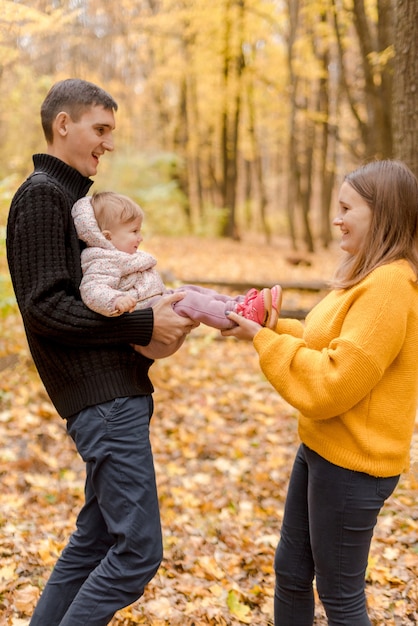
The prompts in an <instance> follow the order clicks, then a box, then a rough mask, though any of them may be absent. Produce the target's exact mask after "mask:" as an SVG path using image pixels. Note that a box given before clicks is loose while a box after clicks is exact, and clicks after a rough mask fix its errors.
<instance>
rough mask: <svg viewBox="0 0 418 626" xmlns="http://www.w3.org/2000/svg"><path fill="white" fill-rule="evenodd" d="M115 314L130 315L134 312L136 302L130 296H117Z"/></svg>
mask: <svg viewBox="0 0 418 626" xmlns="http://www.w3.org/2000/svg"><path fill="white" fill-rule="evenodd" d="M114 305H115V314H118V313H119V314H121V313H132V311H134V310H135V306H136V300H135V298H132V296H119V297H118V298H116V300H115V302H114Z"/></svg>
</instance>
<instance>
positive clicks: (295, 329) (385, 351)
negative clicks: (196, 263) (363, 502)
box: [254, 261, 418, 476]
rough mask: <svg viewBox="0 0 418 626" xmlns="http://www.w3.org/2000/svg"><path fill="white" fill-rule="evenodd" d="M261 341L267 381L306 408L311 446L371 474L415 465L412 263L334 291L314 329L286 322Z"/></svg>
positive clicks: (312, 322) (415, 293)
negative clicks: (412, 448)
mask: <svg viewBox="0 0 418 626" xmlns="http://www.w3.org/2000/svg"><path fill="white" fill-rule="evenodd" d="M254 346H255V348H256V350H257V351H258V353H259V358H260V366H261V368H262V370H263V372H264V374H265V376H266V377H267V379H268V380H269V381H270V383H271V384H272V385H273V387H274V388H275V389H276V390H277V391H278V392H279V393H280V395H281V396H282V397H283V398H284V399H285V400H286V401H287V402H288V403H289V404H291V405H292V406H294V407H295V408H296V409H298V410H299V411H300V413H301V415H300V417H299V436H300V438H301V440H302V442H303V443H305V444H306V445H307V446H308V447H309V448H311V449H312V450H315V452H317V453H318V454H320V455H321V456H322V457H324V458H325V459H327V460H328V461H330V462H331V463H334V464H335V465H339V466H340V467H344V468H347V469H352V470H356V471H360V472H365V473H367V474H370V475H372V476H394V475H397V474H400V473H401V472H403V471H405V470H406V469H408V467H409V448H410V443H411V438H412V432H413V428H414V422H415V415H416V408H417V388H418V287H417V285H415V284H414V273H413V271H412V269H411V267H410V265H409V263H407V262H406V261H396V262H393V263H390V264H388V265H384V266H382V267H379V268H377V269H376V270H374V271H373V272H372V273H371V274H370V275H369V276H367V277H366V278H365V279H364V280H363V281H362V282H361V283H359V284H358V285H355V286H354V287H351V288H350V289H339V290H335V291H332V292H330V293H329V294H328V295H327V296H326V297H325V298H324V299H323V300H322V301H321V302H320V303H319V304H318V305H317V306H316V307H314V309H313V310H312V311H311V312H310V313H309V315H308V316H307V318H306V323H305V326H303V325H302V324H301V323H300V322H298V321H296V320H288V319H281V320H279V322H278V324H277V327H276V329H275V331H273V330H268V329H266V328H263V329H261V330H260V331H259V332H258V333H257V334H256V336H255V337H254Z"/></svg>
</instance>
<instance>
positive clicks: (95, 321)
mask: <svg viewBox="0 0 418 626" xmlns="http://www.w3.org/2000/svg"><path fill="white" fill-rule="evenodd" d="M9 229H10V230H9V232H8V239H9V241H8V261H9V266H10V269H11V274H12V279H13V285H14V289H15V293H16V298H17V300H18V303H19V307H20V310H21V313H22V317H23V320H24V323H25V326H26V327H27V328H28V330H30V331H31V332H32V333H36V334H37V335H39V336H43V337H46V338H48V339H49V340H53V341H56V342H59V343H61V344H63V345H70V346H81V347H83V346H102V345H106V344H107V345H112V344H113V345H116V344H120V343H134V344H138V345H148V343H149V341H150V339H151V336H152V331H153V312H152V309H144V310H142V311H135V312H134V313H131V314H129V315H122V316H120V317H116V318H105V317H103V316H101V315H98V314H97V313H95V312H93V311H91V310H90V309H88V308H87V307H86V306H85V305H84V303H83V302H82V300H81V297H80V293H79V289H78V287H79V282H80V280H81V266H80V250H79V244H78V238H77V234H76V232H75V228H74V225H73V222H72V220H71V217H70V214H69V208H68V199H67V198H65V197H64V196H63V193H62V191H61V190H60V189H58V188H57V187H56V186H54V185H51V184H50V183H48V184H44V183H37V184H36V185H32V186H30V187H29V188H26V191H25V192H23V193H22V194H21V196H20V197H19V198H18V199H16V201H15V203H14V206H13V216H12V217H11V221H10V222H9ZM77 276H78V277H79V279H78V281H77V280H76V279H75V277H77Z"/></svg>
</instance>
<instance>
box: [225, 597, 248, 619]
mask: <svg viewBox="0 0 418 626" xmlns="http://www.w3.org/2000/svg"><path fill="white" fill-rule="evenodd" d="M227 604H228V609H229V610H230V612H231V613H232V615H235V617H237V618H238V619H239V621H240V622H242V623H243V624H251V610H250V607H249V606H247V605H246V604H244V602H242V601H241V600H240V598H239V596H238V594H237V592H236V591H234V590H233V589H231V591H230V592H229V593H228V600H227Z"/></svg>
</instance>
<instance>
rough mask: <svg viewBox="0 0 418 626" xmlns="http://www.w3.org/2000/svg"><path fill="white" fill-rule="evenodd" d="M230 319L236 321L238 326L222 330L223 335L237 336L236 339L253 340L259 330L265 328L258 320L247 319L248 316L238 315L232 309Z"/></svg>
mask: <svg viewBox="0 0 418 626" xmlns="http://www.w3.org/2000/svg"><path fill="white" fill-rule="evenodd" d="M228 319H230V320H231V321H232V322H235V324H237V326H234V328H228V330H221V335H222V336H223V337H235V338H236V339H246V340H247V341H252V340H253V339H254V337H255V336H256V334H257V333H258V331H259V330H261V329H262V328H263V327H262V326H261V325H260V324H257V322H253V321H252V320H247V318H245V317H242V315H237V313H233V312H232V311H231V313H229V314H228Z"/></svg>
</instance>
